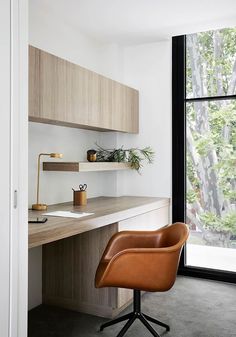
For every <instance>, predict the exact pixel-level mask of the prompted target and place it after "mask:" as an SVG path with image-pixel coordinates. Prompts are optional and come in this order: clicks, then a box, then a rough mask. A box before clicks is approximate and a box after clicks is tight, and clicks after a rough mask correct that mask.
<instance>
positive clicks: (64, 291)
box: [43, 205, 169, 318]
mask: <svg viewBox="0 0 236 337" xmlns="http://www.w3.org/2000/svg"><path fill="white" fill-rule="evenodd" d="M168 210H169V207H168V205H165V206H163V207H161V208H159V209H155V210H153V211H150V212H146V213H144V214H141V215H138V216H135V217H131V218H129V219H125V220H122V221H120V222H119V223H112V224H110V225H108V226H104V227H101V228H98V229H95V230H92V231H89V232H86V233H83V234H80V235H75V236H73V237H70V238H67V239H63V240H59V241H55V242H52V243H49V244H46V245H44V246H43V303H46V304H50V305H57V306H61V307H64V308H67V309H73V310H77V311H80V312H85V313H88V314H92V315H97V316H102V317H110V318H111V317H114V316H116V315H117V314H118V313H120V312H121V311H122V310H123V309H124V308H125V307H126V306H127V305H129V304H130V303H131V302H132V297H133V291H132V290H130V289H119V288H108V287H106V288H102V289H96V288H95V287H94V278H95V272H96V269H97V266H98V263H99V261H100V258H101V256H102V253H103V251H104V249H105V247H106V245H107V243H108V241H109V239H110V237H111V236H112V235H113V234H115V233H117V232H118V231H121V230H128V229H129V230H155V229H158V228H160V227H162V226H163V225H166V224H167V223H168Z"/></svg>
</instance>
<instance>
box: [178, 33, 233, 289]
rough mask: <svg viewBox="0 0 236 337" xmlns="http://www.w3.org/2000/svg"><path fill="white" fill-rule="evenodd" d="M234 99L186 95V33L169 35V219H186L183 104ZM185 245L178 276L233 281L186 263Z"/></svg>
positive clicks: (228, 276)
mask: <svg viewBox="0 0 236 337" xmlns="http://www.w3.org/2000/svg"><path fill="white" fill-rule="evenodd" d="M227 99H236V95H230V96H211V97H197V98H186V35H181V36H175V37H173V38H172V221H173V222H178V221H180V222H185V221H186V103H187V102H194V101H210V100H214V101H216V100H227ZM185 261H186V245H185V246H184V248H183V251H182V254H181V259H180V265H179V270H178V273H179V274H180V275H186V276H193V277H199V278H206V279H211V280H218V281H225V282H230V283H236V273H234V272H230V271H222V270H216V269H210V268H203V267H201V268H200V267H194V266H187V265H186V264H185Z"/></svg>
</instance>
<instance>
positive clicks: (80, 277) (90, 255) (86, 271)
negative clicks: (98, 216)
mask: <svg viewBox="0 0 236 337" xmlns="http://www.w3.org/2000/svg"><path fill="white" fill-rule="evenodd" d="M117 230H118V225H117V224H112V225H109V226H106V227H103V228H99V229H96V230H93V231H90V232H87V233H83V234H80V235H75V236H73V237H70V238H67V239H63V240H59V241H56V242H53V243H50V244H47V245H44V246H43V303H45V304H51V305H57V306H61V307H64V308H67V309H73V310H77V311H83V312H86V313H90V314H95V315H98V316H108V317H111V316H112V308H116V307H117V289H115V288H103V289H96V288H95V287H94V277H95V272H96V269H97V266H98V263H99V261H100V258H101V256H102V253H103V251H104V249H105V247H106V245H107V243H108V241H109V239H110V237H111V236H112V235H113V234H114V233H116V232H117Z"/></svg>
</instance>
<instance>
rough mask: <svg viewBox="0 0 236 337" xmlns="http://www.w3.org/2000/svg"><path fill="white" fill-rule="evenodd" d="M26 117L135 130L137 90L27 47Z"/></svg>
mask: <svg viewBox="0 0 236 337" xmlns="http://www.w3.org/2000/svg"><path fill="white" fill-rule="evenodd" d="M29 119H30V120H32V121H36V122H42V123H52V124H59V125H65V126H71V127H81V128H87V129H100V130H102V131H103V130H114V131H122V132H132V133H137V132H138V91H137V90H134V89H132V88H129V87H127V86H125V85H123V84H121V83H118V82H116V81H113V80H111V79H108V78H106V77H104V76H101V75H99V74H97V73H95V72H92V71H90V70H87V69H85V68H82V67H80V66H79V65H76V64H73V63H70V62H68V61H66V60H63V59H61V58H59V57H56V56H54V55H51V54H49V53H46V52H44V51H42V50H40V49H37V48H34V47H31V46H30V48H29Z"/></svg>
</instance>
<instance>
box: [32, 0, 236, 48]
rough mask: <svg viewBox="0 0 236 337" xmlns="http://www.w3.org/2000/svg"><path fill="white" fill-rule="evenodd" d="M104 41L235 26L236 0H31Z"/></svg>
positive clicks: (140, 40) (149, 38)
mask: <svg viewBox="0 0 236 337" xmlns="http://www.w3.org/2000/svg"><path fill="white" fill-rule="evenodd" d="M31 1H32V2H33V3H34V5H36V8H37V6H40V9H41V10H45V11H47V12H48V13H51V14H52V15H56V16H58V17H59V18H60V19H61V20H63V21H64V22H65V23H68V24H70V25H72V26H74V27H75V28H76V29H78V30H80V31H81V32H82V33H84V34H86V35H87V36H90V37H92V38H95V39H96V40H99V41H101V42H109V43H118V44H136V43H146V42H154V41H158V40H163V39H166V38H169V37H171V36H173V35H180V34H185V33H191V32H197V31H204V30H208V29H213V28H220V27H232V26H236V0H31Z"/></svg>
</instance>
